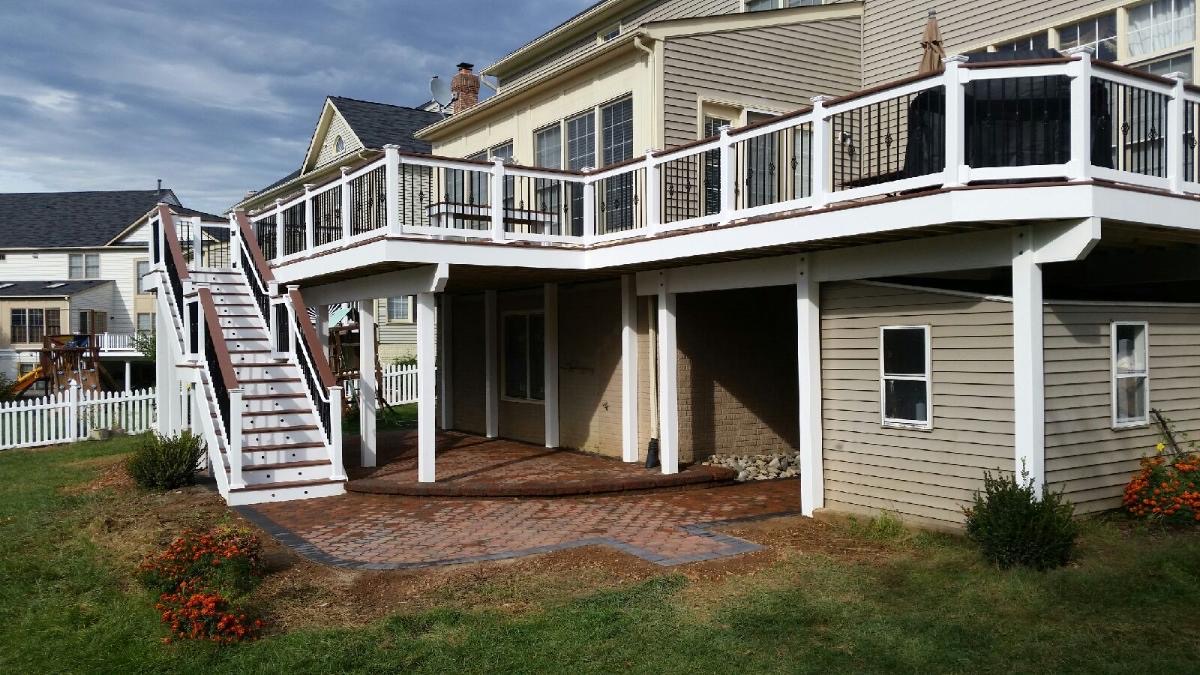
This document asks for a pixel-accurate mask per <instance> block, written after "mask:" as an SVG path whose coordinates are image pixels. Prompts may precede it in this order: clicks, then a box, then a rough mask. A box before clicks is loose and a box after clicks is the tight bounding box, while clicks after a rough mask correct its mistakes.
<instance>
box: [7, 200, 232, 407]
mask: <svg viewBox="0 0 1200 675" xmlns="http://www.w3.org/2000/svg"><path fill="white" fill-rule="evenodd" d="M160 201H163V202H166V203H168V204H171V206H172V208H173V209H174V210H175V212H176V213H177V214H178V215H180V216H183V217H188V218H203V219H204V220H205V221H206V222H221V219H219V218H217V217H216V216H208V215H206V214H201V213H200V212H198V211H192V210H190V209H186V208H184V207H182V206H181V205H180V204H179V200H178V198H176V196H175V194H174V193H173V192H172V191H171V190H169V189H158V190H125V191H108V192H50V193H9V194H0V372H3V373H4V374H5V375H6V376H8V377H9V378H14V379H15V378H17V377H19V376H21V375H25V374H26V373H28V372H29V371H31V370H33V369H35V368H36V367H37V365H38V362H39V353H40V350H41V349H42V342H43V338H44V337H46V336H57V335H68V334H86V335H92V334H94V335H95V336H96V342H97V345H96V346H97V347H98V348H99V357H100V363H101V365H102V366H103V368H102V370H103V373H102V376H101V377H102V379H104V380H105V382H103V384H105V385H107V386H108V387H111V388H121V387H126V388H127V387H130V386H132V385H133V384H134V382H135V381H143V382H144V381H152V379H151V378H153V368H152V366H150V364H149V363H146V359H145V358H144V357H143V356H142V354H141V353H140V352H139V351H137V349H136V348H135V346H134V342H133V336H134V334H135V333H139V332H152V331H153V330H154V299H153V297H152V296H151V295H150V294H149V293H145V292H142V290H141V289H140V287H139V283H138V280H139V279H140V278H141V276H143V275H144V274H146V273H147V272H148V270H149V267H150V252H149V250H148V249H147V242H148V237H147V234H146V231H145V225H146V216H147V214H148V213H149V212H150V211H151V210H153V209H154V207H155V205H156V204H157V203H158V202H160ZM47 223H53V226H50V227H48V226H47V225H46V224H47ZM227 229H228V224H227V223H225V230H226V231H227ZM43 390H44V385H43V386H38V387H35V388H34V389H32V391H43Z"/></svg>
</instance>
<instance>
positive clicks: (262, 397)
mask: <svg viewBox="0 0 1200 675" xmlns="http://www.w3.org/2000/svg"><path fill="white" fill-rule="evenodd" d="M304 397H305V394H300V393H296V394H287V393H280V394H246V395H243V396H242V400H243V401H269V400H271V399H274V398H304Z"/></svg>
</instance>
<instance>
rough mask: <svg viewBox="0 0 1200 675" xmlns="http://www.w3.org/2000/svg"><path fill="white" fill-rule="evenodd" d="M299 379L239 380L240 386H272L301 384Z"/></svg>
mask: <svg viewBox="0 0 1200 675" xmlns="http://www.w3.org/2000/svg"><path fill="white" fill-rule="evenodd" d="M299 381H300V378H298V377H281V378H274V379H267V380H238V384H271V383H275V382H299Z"/></svg>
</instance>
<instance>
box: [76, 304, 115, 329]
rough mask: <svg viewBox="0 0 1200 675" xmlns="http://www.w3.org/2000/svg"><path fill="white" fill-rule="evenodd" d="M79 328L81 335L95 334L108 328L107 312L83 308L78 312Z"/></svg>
mask: <svg viewBox="0 0 1200 675" xmlns="http://www.w3.org/2000/svg"><path fill="white" fill-rule="evenodd" d="M78 326H79V330H78V331H77V332H78V333H80V334H81V335H95V334H99V333H103V332H106V331H107V330H108V313H107V312H97V311H96V310H94V309H85V310H81V311H80V312H79V324H78Z"/></svg>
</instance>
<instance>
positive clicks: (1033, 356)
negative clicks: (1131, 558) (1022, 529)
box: [1012, 226, 1046, 497]
mask: <svg viewBox="0 0 1200 675" xmlns="http://www.w3.org/2000/svg"><path fill="white" fill-rule="evenodd" d="M1036 255H1037V249H1036V246H1035V245H1034V232H1033V228H1032V227H1028V226H1027V227H1021V228H1017V229H1016V230H1014V231H1013V261H1012V275H1013V276H1012V286H1013V306H1012V311H1013V404H1014V410H1013V416H1014V420H1015V425H1014V432H1015V434H1016V437H1015V438H1014V443H1013V444H1014V446H1015V448H1016V464H1015V467H1014V468H1015V471H1016V473H1017V476H1018V478H1020V477H1021V474H1022V473H1023V472H1027V473H1028V474H1029V478H1030V479H1031V480H1032V481H1033V485H1034V490H1035V492H1036V494H1037V495H1038V496H1039V497H1040V496H1041V493H1042V488H1043V487H1044V486H1045V484H1046V405H1045V403H1046V392H1045V359H1044V354H1043V351H1042V347H1043V325H1044V315H1043V312H1044V309H1043V307H1042V304H1043V303H1042V267H1041V265H1040V264H1038V262H1037V260H1036Z"/></svg>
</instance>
